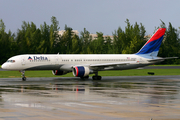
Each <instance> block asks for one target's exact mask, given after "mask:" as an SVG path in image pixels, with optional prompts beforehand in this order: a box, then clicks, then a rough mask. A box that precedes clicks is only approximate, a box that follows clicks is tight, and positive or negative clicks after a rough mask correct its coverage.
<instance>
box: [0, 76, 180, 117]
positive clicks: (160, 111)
mask: <svg viewBox="0 0 180 120" xmlns="http://www.w3.org/2000/svg"><path fill="white" fill-rule="evenodd" d="M151 118H152V120H164V119H165V120H170V119H173V120H179V119H180V76H136V77H128V76H124V77H122V76H121V77H103V80H101V81H92V80H86V81H82V80H79V79H78V78H74V77H73V78H28V81H26V82H22V81H21V79H20V78H1V79H0V119H83V120H84V119H108V120H109V119H122V120H129V119H132V120H136V119H137V120H139V119H142V120H150V119H151Z"/></svg>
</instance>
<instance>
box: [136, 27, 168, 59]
mask: <svg viewBox="0 0 180 120" xmlns="http://www.w3.org/2000/svg"><path fill="white" fill-rule="evenodd" d="M165 31H166V28H159V29H158V30H157V31H156V32H155V34H154V35H153V36H152V37H151V38H150V39H149V40H148V41H147V42H146V44H145V45H144V46H143V47H142V48H141V49H140V50H139V52H138V53H136V55H150V56H154V57H156V56H157V55H158V52H159V48H160V46H161V43H162V40H163V37H164V34H165Z"/></svg>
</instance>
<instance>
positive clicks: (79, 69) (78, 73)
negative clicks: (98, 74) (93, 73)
mask: <svg viewBox="0 0 180 120" xmlns="http://www.w3.org/2000/svg"><path fill="white" fill-rule="evenodd" d="M72 72H73V75H74V76H75V77H85V76H89V74H90V69H89V68H88V67H84V66H75V67H73V70H72Z"/></svg>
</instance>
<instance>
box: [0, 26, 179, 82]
mask: <svg viewBox="0 0 180 120" xmlns="http://www.w3.org/2000/svg"><path fill="white" fill-rule="evenodd" d="M165 31H166V28H159V29H158V30H157V31H156V32H155V34H154V35H153V36H152V37H151V38H150V39H149V40H148V41H147V42H146V43H145V45H144V46H143V47H142V48H141V49H140V50H139V51H138V52H137V53H135V54H66V55H64V54H27V55H17V56H13V57H11V58H9V59H8V60H7V61H6V62H5V63H4V64H3V65H2V66H1V68H2V69H5V70H18V71H21V73H22V81H26V77H25V71H26V70H52V73H53V75H64V74H67V73H69V72H72V73H73V75H74V76H75V77H80V78H81V79H85V78H89V75H90V74H95V75H94V76H92V79H93V80H101V79H102V77H101V76H99V75H98V71H105V70H127V69H136V68H139V67H144V66H147V65H152V64H155V63H158V62H162V61H164V60H165V59H173V58H177V57H168V58H162V57H158V56H157V55H158V52H159V48H160V45H161V43H162V41H163V37H164V34H165Z"/></svg>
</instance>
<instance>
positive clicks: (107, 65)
mask: <svg viewBox="0 0 180 120" xmlns="http://www.w3.org/2000/svg"><path fill="white" fill-rule="evenodd" d="M132 63H137V61H128V62H117V63H101V64H91V65H90V67H111V66H116V65H128V64H132Z"/></svg>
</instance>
